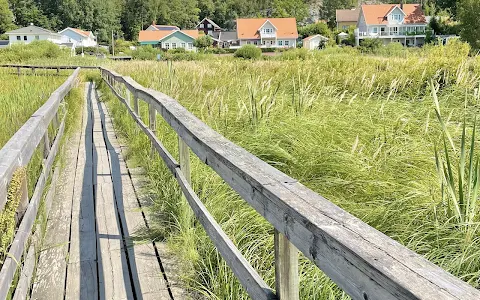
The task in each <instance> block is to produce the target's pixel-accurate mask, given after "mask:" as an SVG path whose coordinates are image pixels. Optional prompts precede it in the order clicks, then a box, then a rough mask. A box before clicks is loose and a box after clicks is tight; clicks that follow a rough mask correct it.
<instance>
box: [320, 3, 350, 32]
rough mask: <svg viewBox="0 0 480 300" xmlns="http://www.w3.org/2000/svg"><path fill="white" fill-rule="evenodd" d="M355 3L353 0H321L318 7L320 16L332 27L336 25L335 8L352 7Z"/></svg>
mask: <svg viewBox="0 0 480 300" xmlns="http://www.w3.org/2000/svg"><path fill="white" fill-rule="evenodd" d="M356 3H357V1H353V0H323V2H322V6H321V8H320V18H321V19H323V20H326V21H327V22H328V25H329V26H330V28H334V27H335V25H336V24H335V23H336V20H335V19H336V14H335V12H336V10H337V9H344V8H351V7H354V6H355V5H356Z"/></svg>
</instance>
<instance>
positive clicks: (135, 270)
mask: <svg viewBox="0 0 480 300" xmlns="http://www.w3.org/2000/svg"><path fill="white" fill-rule="evenodd" d="M100 112H101V116H102V123H103V126H102V127H103V134H104V138H105V141H106V144H107V149H108V154H109V160H110V168H111V170H112V180H113V188H114V194H115V200H116V203H117V207H118V208H120V207H123V209H121V210H120V211H119V216H120V221H121V223H122V229H123V235H124V238H125V240H126V243H127V251H128V261H129V265H130V269H131V276H132V282H133V285H134V291H135V293H136V297H137V299H145V297H147V295H150V296H152V295H155V296H156V297H157V299H170V295H169V292H168V288H167V284H166V282H165V279H164V277H163V274H162V270H161V267H160V264H159V261H158V259H157V256H156V252H155V248H154V246H153V244H152V243H148V244H147V243H142V244H138V243H137V244H135V243H134V242H133V240H132V238H133V235H134V234H135V232H136V231H138V230H140V231H145V230H146V224H145V220H144V217H143V215H142V213H141V211H140V210H139V204H138V200H137V196H136V194H135V191H134V190H133V185H132V182H131V179H130V176H129V173H128V170H127V167H126V164H125V161H124V160H123V158H122V156H121V150H120V146H119V144H118V141H117V138H116V136H115V133H114V129H113V125H112V122H111V119H110V117H109V115H108V111H107V109H106V107H105V105H104V104H103V103H102V104H101V106H100Z"/></svg>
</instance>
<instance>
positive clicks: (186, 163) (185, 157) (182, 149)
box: [178, 136, 192, 184]
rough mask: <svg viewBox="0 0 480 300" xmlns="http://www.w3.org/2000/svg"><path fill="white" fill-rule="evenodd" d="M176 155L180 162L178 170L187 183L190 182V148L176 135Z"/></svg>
mask: <svg viewBox="0 0 480 300" xmlns="http://www.w3.org/2000/svg"><path fill="white" fill-rule="evenodd" d="M178 156H179V163H180V170H182V173H183V175H184V176H185V178H186V179H187V181H188V183H189V184H192V175H191V172H190V149H189V148H188V145H187V144H186V143H185V142H184V141H183V140H182V138H181V137H180V136H178Z"/></svg>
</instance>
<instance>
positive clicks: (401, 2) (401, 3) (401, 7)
mask: <svg viewBox="0 0 480 300" xmlns="http://www.w3.org/2000/svg"><path fill="white" fill-rule="evenodd" d="M400 9H401V10H403V0H401V1H400Z"/></svg>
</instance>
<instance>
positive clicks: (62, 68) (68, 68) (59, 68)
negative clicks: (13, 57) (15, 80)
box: [0, 64, 99, 70]
mask: <svg viewBox="0 0 480 300" xmlns="http://www.w3.org/2000/svg"><path fill="white" fill-rule="evenodd" d="M0 68H17V70H20V69H32V68H36V69H47V70H76V69H78V68H82V69H92V70H95V69H99V67H96V66H34V65H15V64H3V65H0Z"/></svg>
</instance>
